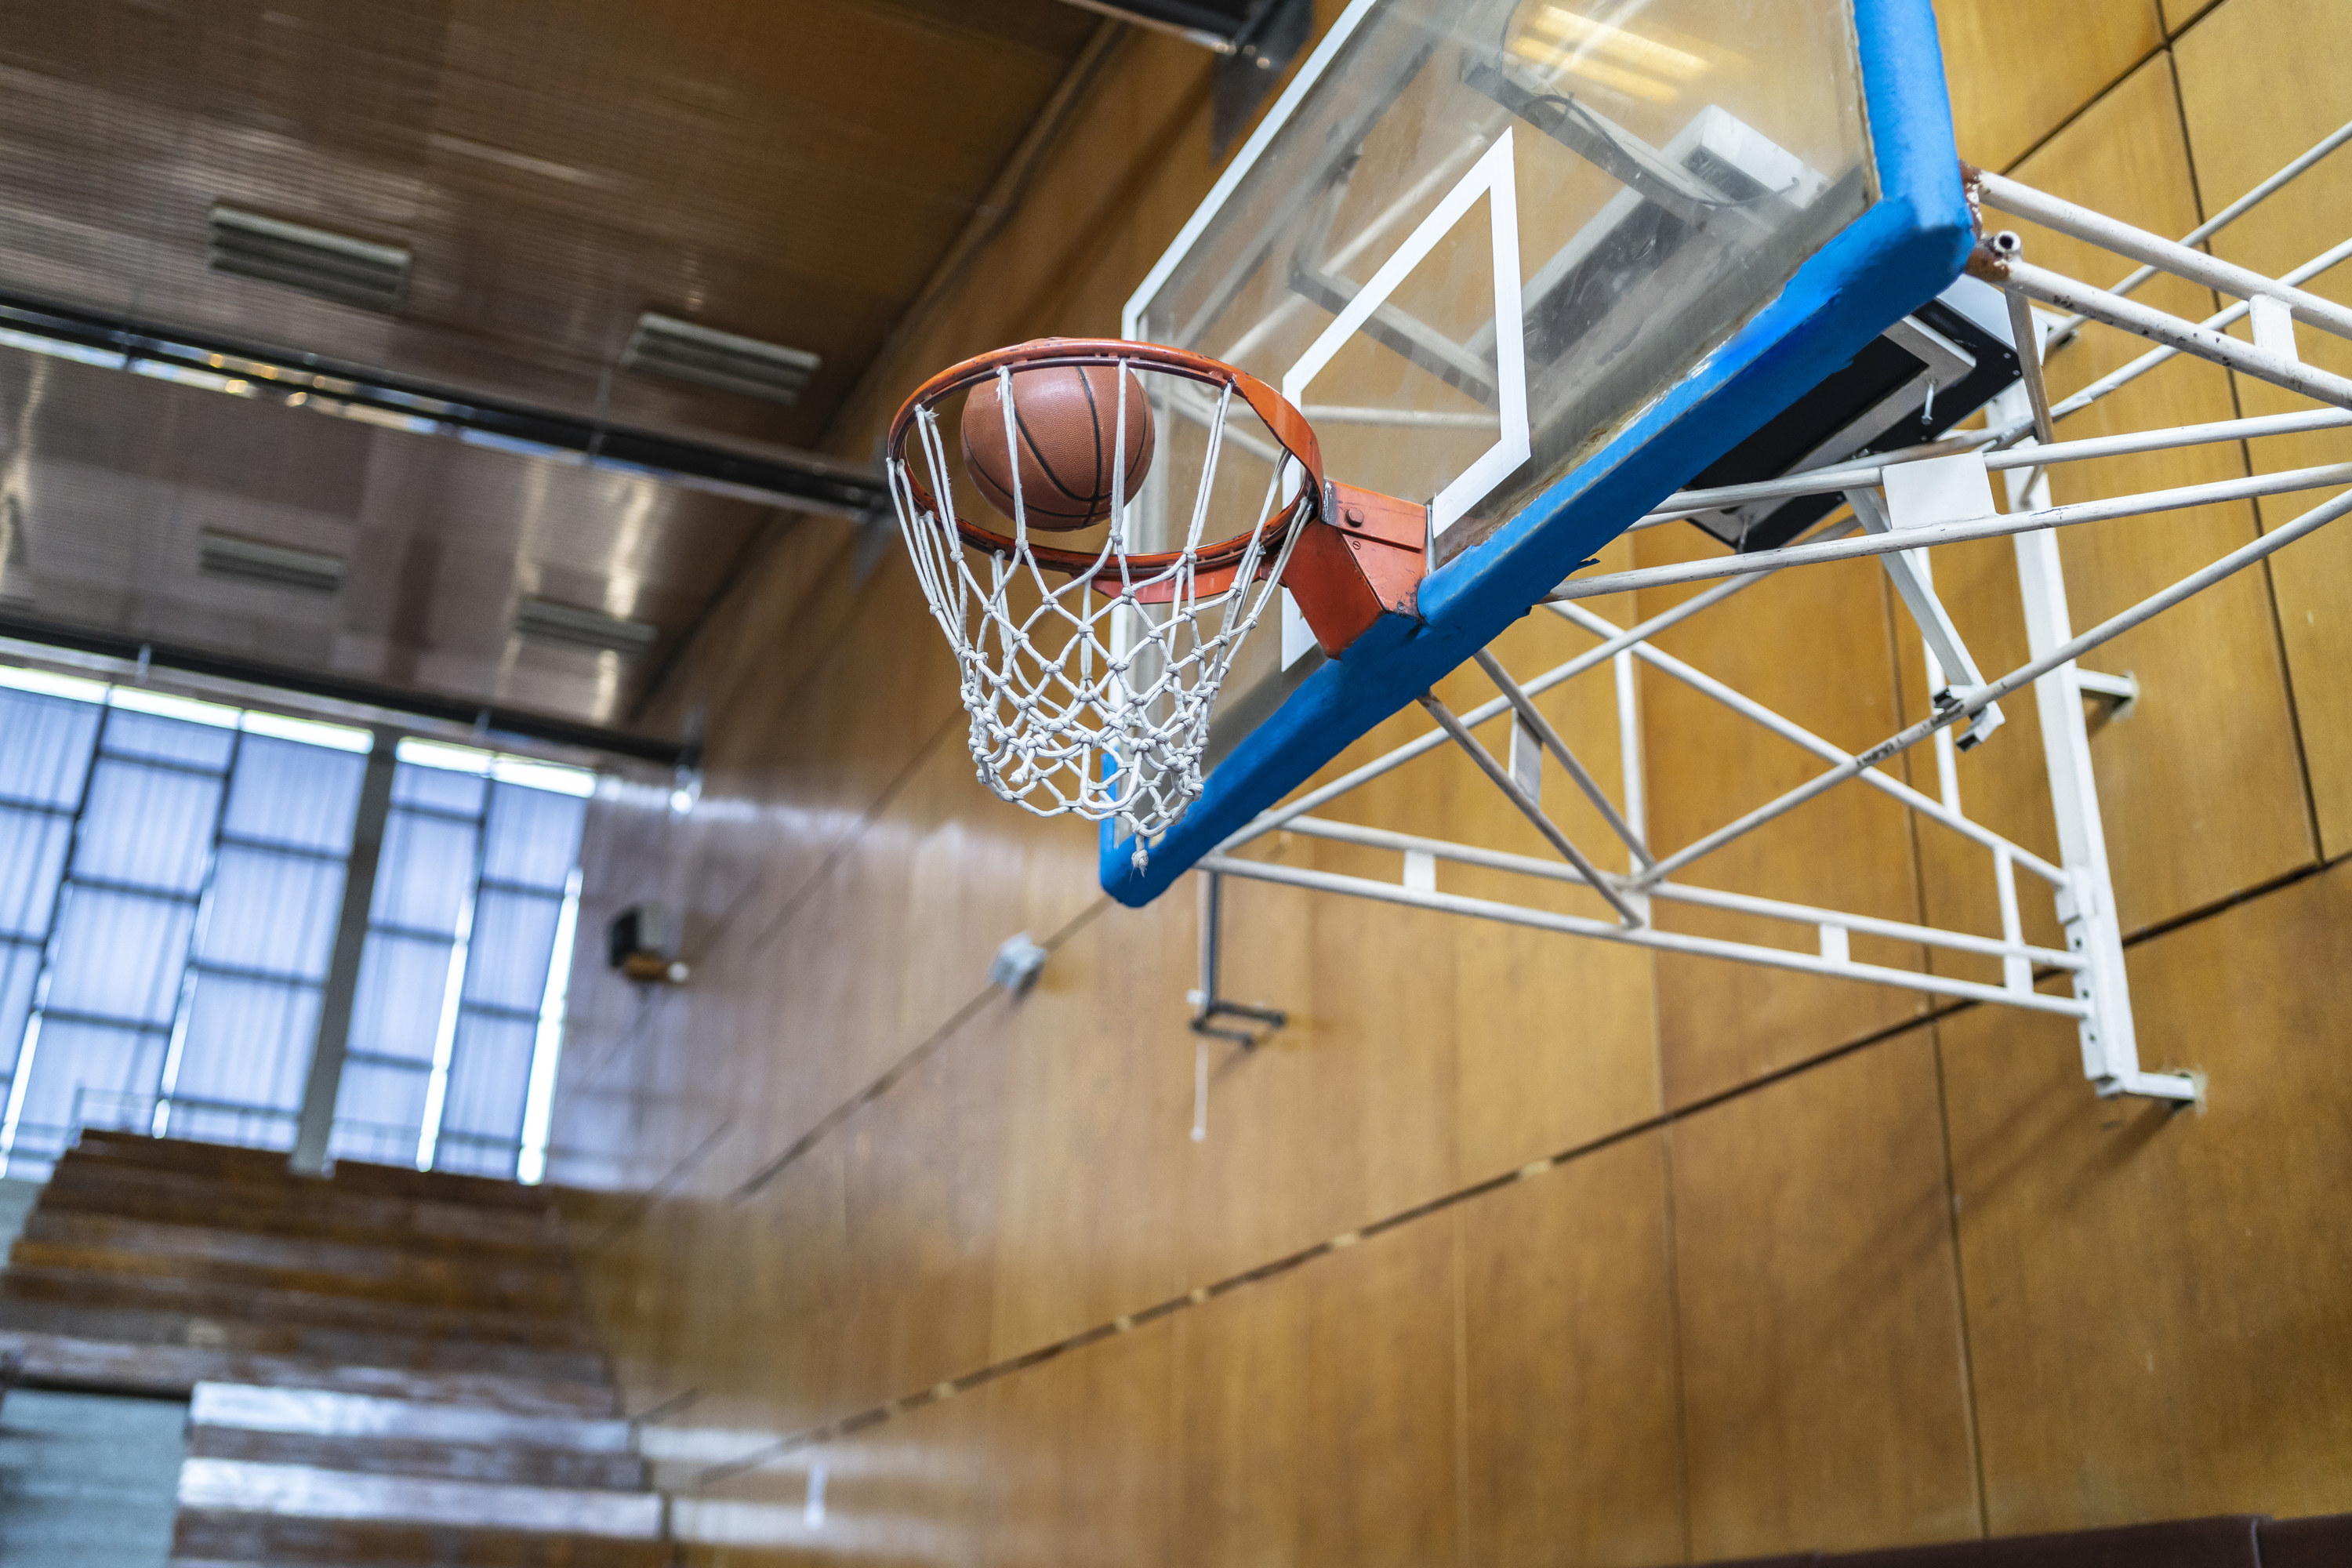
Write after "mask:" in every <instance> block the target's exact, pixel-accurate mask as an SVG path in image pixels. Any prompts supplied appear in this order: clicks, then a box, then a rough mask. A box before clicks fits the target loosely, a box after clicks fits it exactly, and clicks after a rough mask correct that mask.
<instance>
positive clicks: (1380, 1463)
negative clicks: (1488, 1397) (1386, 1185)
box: [1298, 1215, 1461, 1568]
mask: <svg viewBox="0 0 2352 1568" xmlns="http://www.w3.org/2000/svg"><path fill="white" fill-rule="evenodd" d="M1460 1267H1461V1259H1460V1253H1459V1250H1458V1237H1457V1231H1456V1227H1455V1226H1454V1220H1453V1216H1451V1215H1447V1216H1442V1217H1441V1218H1440V1219H1438V1220H1437V1221H1436V1222H1434V1223H1429V1224H1422V1225H1412V1226H1403V1227H1402V1228H1401V1229H1398V1230H1393V1231H1391V1232H1388V1233H1387V1234H1385V1235H1382V1236H1377V1237H1372V1238H1371V1239H1370V1240H1369V1241H1365V1242H1363V1243H1361V1244H1360V1245H1359V1246H1356V1247H1349V1249H1348V1250H1346V1251H1344V1252H1337V1253H1333V1254H1331V1255H1330V1256H1328V1257H1327V1258H1318V1259H1317V1260H1316V1261H1315V1262H1314V1263H1311V1264H1309V1265H1307V1267H1306V1268H1304V1269H1303V1270H1302V1278H1301V1281H1300V1282H1301V1285H1302V1286H1303V1288H1304V1289H1305V1293H1306V1297H1307V1421H1306V1426H1305V1436H1304V1440H1303V1442H1302V1443H1301V1445H1300V1461H1301V1462H1300V1465H1299V1470H1298V1489H1299V1558H1300V1560H1301V1561H1303V1562H1307V1563H1349V1564H1357V1565H1360V1568H1381V1565H1383V1564H1395V1565H1396V1568H1416V1565H1418V1564H1421V1563H1444V1562H1450V1561H1452V1560H1454V1556H1455V1552H1456V1542H1457V1539H1458V1535H1457V1531H1458V1527H1459V1512H1460V1501H1459V1497H1460V1493H1459V1488H1460V1486H1461V1468H1460V1460H1461V1448H1460V1441H1461V1424H1460V1415H1459V1412H1460V1397H1461V1388H1460V1384H1459V1383H1458V1381H1457V1379H1458V1377H1459V1363H1458V1360H1457V1356H1456V1345H1457V1343H1458V1340H1457V1334H1458V1320H1457V1318H1456V1315H1455V1314H1456V1312H1457V1310H1458V1306H1457V1303H1458V1301H1459V1300H1460V1298H1459V1296H1458V1295H1457V1293H1456V1283H1455V1281H1456V1278H1457V1271H1458V1270H1459V1268H1460Z"/></svg>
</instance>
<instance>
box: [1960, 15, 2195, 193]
mask: <svg viewBox="0 0 2352 1568" xmlns="http://www.w3.org/2000/svg"><path fill="white" fill-rule="evenodd" d="M1936 22H1937V27H1938V28H1939V29H1940V30H1941V32H1942V34H1943V39H1944V75H1945V79H1946V80H1947V81H1948V83H1949V84H1950V87H1951V93H1952V126H1953V130H1954V131H1955V132H1957V133H1958V138H1959V143H1960V156H1962V157H1963V158H1966V159H1968V160H1969V161H1970V162H1971V163H1980V164H1982V165H1984V166H1985V167H1986V168H1989V169H2005V168H2007V167H2008V166H2009V165H2010V164H2011V163H2013V162H2015V161H2016V160H2017V159H2018V158H2019V157H2021V156H2022V155H2023V154H2024V153H2025V152H2026V151H2027V149H2029V148H2031V147H2032V145H2033V144H2034V143H2035V142H2039V141H2040V140H2042V137H2044V136H2047V135H2048V134H2049V133H2050V132H2051V131H2052V130H2053V129H2054V128H2055V127H2056V126H2058V125H2059V124H2060V123H2061V122H2063V121H2064V120H2065V119H2066V117H2067V116H2068V115H2070V114H2073V113H2075V112H2076V111H2077V110H2080V109H2081V108H2082V107H2083V106H2084V104H2086V103H2088V102H2089V101H2090V100H2092V99H2093V98H2095V97H2096V96H2097V95H2098V94H2099V93H2100V92H2101V91H2102V90H2104V89H2105V88H2106V87H2107V86H2108V85H2109V84H2110V83H2112V82H2114V81H2115V80H2116V79H2117V78H2119V77H2121V76H2122V75H2123V74H2124V73H2125V72H2126V71H2128V70H2129V69H2131V68H2132V67H2133V66H2134V65H2135V64H2137V62H2138V61H2140V60H2142V59H2145V58H2147V53H2148V51H2149V50H2151V49H2153V48H2155V47H2157V46H2158V44H2160V43H2161V42H2162V41H2163V34H2162V32H2161V31H2160V30H2159V26H2158V18H2157V9H2156V0H2074V3H2072V4H2069V5H2054V6H2053V5H2038V4H2035V3H2034V0H1937V3H1936Z"/></svg>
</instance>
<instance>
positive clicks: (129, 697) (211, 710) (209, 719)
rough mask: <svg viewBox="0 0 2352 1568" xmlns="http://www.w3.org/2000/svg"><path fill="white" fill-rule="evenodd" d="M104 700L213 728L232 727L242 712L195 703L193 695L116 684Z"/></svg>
mask: <svg viewBox="0 0 2352 1568" xmlns="http://www.w3.org/2000/svg"><path fill="white" fill-rule="evenodd" d="M107 700H108V701H110V702H111V703H113V704H114V706H116V707H117V708H128V709H130V710H131V711H132V712H134V713H152V714H154V715H155V716H156V717H157V718H159V719H180V720H184V721H186V722H188V723H191V724H210V725H211V726H213V727H214V728H215V729H216V730H234V729H236V721H237V720H238V719H240V718H242V717H243V714H242V713H240V712H239V711H238V710H236V709H235V708H230V707H226V706H225V705H223V704H221V703H218V702H199V701H197V700H195V699H194V698H193V697H173V696H172V695H170V694H169V693H168V692H163V691H147V690H143V689H141V688H139V687H136V686H118V687H116V688H115V689H113V690H112V691H111V692H110V693H108V695H107Z"/></svg>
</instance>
